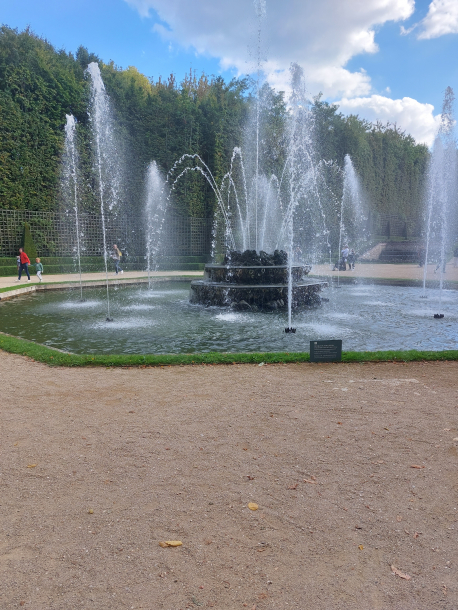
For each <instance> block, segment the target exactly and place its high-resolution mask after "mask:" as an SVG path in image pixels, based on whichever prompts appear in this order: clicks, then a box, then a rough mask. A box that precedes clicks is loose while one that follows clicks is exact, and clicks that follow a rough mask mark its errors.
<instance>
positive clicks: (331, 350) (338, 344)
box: [310, 339, 342, 362]
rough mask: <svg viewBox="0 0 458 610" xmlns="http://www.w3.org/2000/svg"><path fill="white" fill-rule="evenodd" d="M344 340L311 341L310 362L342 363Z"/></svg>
mask: <svg viewBox="0 0 458 610" xmlns="http://www.w3.org/2000/svg"><path fill="white" fill-rule="evenodd" d="M341 360H342V339H333V340H329V341H310V362H341Z"/></svg>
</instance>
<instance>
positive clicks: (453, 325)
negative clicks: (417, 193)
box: [0, 282, 458, 354]
mask: <svg viewBox="0 0 458 610" xmlns="http://www.w3.org/2000/svg"><path fill="white" fill-rule="evenodd" d="M110 290H113V291H116V293H115V294H116V298H115V299H114V300H113V309H112V315H113V318H114V321H113V322H106V321H105V308H106V301H105V290H104V289H102V288H86V289H85V290H84V297H85V299H86V300H85V302H83V303H81V302H80V301H79V298H78V297H79V293H78V291H77V290H68V291H51V290H49V291H48V290H46V291H43V292H36V293H32V294H29V295H24V296H20V297H17V298H15V299H12V300H9V301H0V331H2V332H6V333H9V334H12V335H16V336H19V337H22V338H25V339H30V340H33V341H36V342H37V343H42V344H45V345H48V346H52V347H56V348H59V349H62V350H65V351H69V352H73V353H93V354H108V353H120V354H121V353H124V354H147V353H150V354H161V353H164V354H165V353H169V354H170V353H175V354H178V353H199V352H210V351H219V352H234V353H240V352H261V351H266V352H269V351H270V352H276V351H286V352H289V351H291V352H303V351H308V349H309V341H311V340H315V339H327V338H329V339H331V338H332V339H342V340H343V348H344V350H356V351H375V350H408V349H417V350H449V349H457V348H458V291H455V290H444V291H443V293H442V309H443V311H444V312H445V314H446V316H445V318H444V319H443V320H435V319H433V313H434V312H435V310H436V308H437V302H436V301H437V300H438V299H439V293H438V291H434V290H431V291H430V293H429V298H428V299H427V300H422V299H421V298H420V297H421V295H422V290H421V289H420V288H410V287H403V288H401V289H400V288H399V287H394V286H376V285H368V284H343V285H342V284H341V288H340V289H339V290H335V289H333V288H332V287H329V288H327V289H324V290H323V292H322V296H323V302H322V304H321V305H320V307H319V308H308V309H305V310H302V311H298V312H297V314H296V316H295V327H296V329H297V331H296V334H285V333H284V332H283V329H284V326H285V315H284V313H281V312H278V311H272V312H269V313H264V314H262V315H260V314H256V313H251V312H237V311H234V310H233V309H231V308H229V307H228V308H220V307H203V306H201V305H193V304H191V303H189V282H167V283H166V282H161V283H157V284H154V285H153V288H152V289H151V290H150V289H148V287H147V285H137V286H134V287H132V286H125V287H120V288H112V289H110Z"/></svg>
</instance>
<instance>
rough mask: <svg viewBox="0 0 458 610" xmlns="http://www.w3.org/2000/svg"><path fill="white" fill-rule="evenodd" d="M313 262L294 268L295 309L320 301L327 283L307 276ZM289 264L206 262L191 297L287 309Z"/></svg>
mask: <svg viewBox="0 0 458 610" xmlns="http://www.w3.org/2000/svg"><path fill="white" fill-rule="evenodd" d="M310 270H311V266H310V265H294V266H293V267H292V268H291V278H292V298H291V305H292V308H293V309H297V308H299V307H305V306H309V305H317V304H319V303H320V301H321V299H320V295H319V292H320V290H321V288H323V287H324V286H327V283H326V282H323V281H319V280H311V279H307V277H306V276H307V274H308V273H309V272H310ZM288 278H289V267H288V266H287V265H272V266H265V267H263V266H252V267H250V266H232V265H213V264H209V265H205V274H204V279H203V280H194V281H192V282H191V291H190V297H189V300H190V302H191V303H197V304H200V305H205V306H207V307H210V306H216V307H227V306H231V307H233V308H234V309H236V310H239V311H262V310H268V311H272V310H276V309H279V310H285V309H287V308H288Z"/></svg>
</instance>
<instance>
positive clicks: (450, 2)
mask: <svg viewBox="0 0 458 610" xmlns="http://www.w3.org/2000/svg"><path fill="white" fill-rule="evenodd" d="M418 25H419V26H420V28H421V30H420V33H419V34H418V38H420V39H422V38H423V39H427V38H438V37H439V36H444V34H458V1H457V0H433V1H432V2H431V4H430V5H429V10H428V14H427V15H426V17H425V18H424V19H422V21H420V23H419V24H418ZM408 31H409V30H408Z"/></svg>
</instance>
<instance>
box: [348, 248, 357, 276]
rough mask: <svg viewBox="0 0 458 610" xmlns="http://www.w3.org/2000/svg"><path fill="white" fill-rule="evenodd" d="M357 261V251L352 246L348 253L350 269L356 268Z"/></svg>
mask: <svg viewBox="0 0 458 610" xmlns="http://www.w3.org/2000/svg"><path fill="white" fill-rule="evenodd" d="M355 262H356V253H355V251H354V250H353V248H352V249H351V250H350V254H349V255H348V267H349V269H350V271H353V269H354V268H355Z"/></svg>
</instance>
